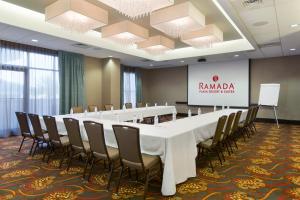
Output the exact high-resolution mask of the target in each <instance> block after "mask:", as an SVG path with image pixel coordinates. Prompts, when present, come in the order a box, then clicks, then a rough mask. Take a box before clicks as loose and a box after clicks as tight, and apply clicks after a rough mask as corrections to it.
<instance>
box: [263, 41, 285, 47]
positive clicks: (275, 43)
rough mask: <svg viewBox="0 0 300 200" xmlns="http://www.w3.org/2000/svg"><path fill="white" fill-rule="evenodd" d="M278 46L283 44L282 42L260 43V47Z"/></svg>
mask: <svg viewBox="0 0 300 200" xmlns="http://www.w3.org/2000/svg"><path fill="white" fill-rule="evenodd" d="M278 46H281V43H280V42H272V43H267V44H260V45H258V47H259V48H267V47H278Z"/></svg>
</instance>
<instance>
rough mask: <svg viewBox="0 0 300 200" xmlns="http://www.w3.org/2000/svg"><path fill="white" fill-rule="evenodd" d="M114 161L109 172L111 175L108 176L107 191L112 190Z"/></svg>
mask: <svg viewBox="0 0 300 200" xmlns="http://www.w3.org/2000/svg"><path fill="white" fill-rule="evenodd" d="M114 167H115V166H114V161H111V164H110V172H109V175H108V183H107V186H106V189H107V190H109V188H110V183H111V178H112V174H113V172H114Z"/></svg>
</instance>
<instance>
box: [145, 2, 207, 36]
mask: <svg viewBox="0 0 300 200" xmlns="http://www.w3.org/2000/svg"><path fill="white" fill-rule="evenodd" d="M150 24H151V26H152V27H153V28H156V29H157V30H159V31H161V32H163V33H165V34H167V35H169V36H171V37H174V38H178V37H180V36H181V35H182V34H183V33H185V32H187V31H194V30H197V29H200V28H202V27H204V25H205V16H204V15H203V14H202V13H201V12H200V11H199V10H198V9H197V8H196V7H195V6H194V5H193V4H192V3H191V2H189V1H187V2H185V3H181V4H177V5H174V6H170V7H167V8H163V9H160V10H157V11H154V12H153V13H151V14H150Z"/></svg>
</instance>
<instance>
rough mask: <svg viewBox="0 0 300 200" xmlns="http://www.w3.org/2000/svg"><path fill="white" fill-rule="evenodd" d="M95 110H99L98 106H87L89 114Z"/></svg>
mask: <svg viewBox="0 0 300 200" xmlns="http://www.w3.org/2000/svg"><path fill="white" fill-rule="evenodd" d="M95 108H97V110H99V109H98V106H96V105H89V106H88V110H89V112H95Z"/></svg>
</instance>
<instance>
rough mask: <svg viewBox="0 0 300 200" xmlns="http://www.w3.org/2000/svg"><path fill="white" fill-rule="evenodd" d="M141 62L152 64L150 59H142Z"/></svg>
mask: <svg viewBox="0 0 300 200" xmlns="http://www.w3.org/2000/svg"><path fill="white" fill-rule="evenodd" d="M141 62H151V60H149V59H142V60H141Z"/></svg>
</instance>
